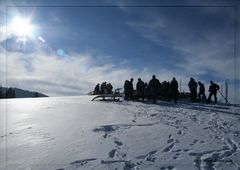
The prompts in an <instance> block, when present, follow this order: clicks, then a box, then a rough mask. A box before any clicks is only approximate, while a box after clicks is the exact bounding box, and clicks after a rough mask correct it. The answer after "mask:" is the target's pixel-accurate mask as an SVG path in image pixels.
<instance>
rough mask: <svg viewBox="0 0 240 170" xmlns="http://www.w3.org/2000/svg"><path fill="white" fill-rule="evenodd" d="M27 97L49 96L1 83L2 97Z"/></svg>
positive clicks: (0, 97)
mask: <svg viewBox="0 0 240 170" xmlns="http://www.w3.org/2000/svg"><path fill="white" fill-rule="evenodd" d="M26 97H48V96H47V95H45V94H42V93H38V92H32V91H28V90H23V89H19V88H12V87H2V86H1V85H0V99H6V98H7V99H10V98H26Z"/></svg>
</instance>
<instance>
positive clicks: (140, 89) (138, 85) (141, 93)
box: [136, 78, 145, 101]
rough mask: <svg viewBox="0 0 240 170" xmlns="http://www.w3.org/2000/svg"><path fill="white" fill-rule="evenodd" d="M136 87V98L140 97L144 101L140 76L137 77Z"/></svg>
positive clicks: (143, 87) (143, 88) (143, 86)
mask: <svg viewBox="0 0 240 170" xmlns="http://www.w3.org/2000/svg"><path fill="white" fill-rule="evenodd" d="M136 89H137V99H139V98H141V99H142V101H144V91H145V84H144V82H143V81H142V80H141V79H140V78H138V82H137V85H136Z"/></svg>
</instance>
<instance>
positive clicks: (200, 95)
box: [198, 81, 206, 102]
mask: <svg viewBox="0 0 240 170" xmlns="http://www.w3.org/2000/svg"><path fill="white" fill-rule="evenodd" d="M198 85H199V93H198V99H199V101H201V102H206V95H205V87H204V84H203V83H201V82H200V81H199V82H198Z"/></svg>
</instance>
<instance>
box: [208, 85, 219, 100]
mask: <svg viewBox="0 0 240 170" xmlns="http://www.w3.org/2000/svg"><path fill="white" fill-rule="evenodd" d="M219 89H220V87H219V85H217V84H216V83H213V81H210V86H209V90H208V91H209V92H210V93H209V96H208V99H207V102H208V103H210V102H211V98H212V95H213V96H214V103H217V91H218V90H219Z"/></svg>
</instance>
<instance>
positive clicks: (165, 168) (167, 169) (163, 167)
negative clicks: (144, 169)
mask: <svg viewBox="0 0 240 170" xmlns="http://www.w3.org/2000/svg"><path fill="white" fill-rule="evenodd" d="M172 169H174V166H172V165H169V166H167V167H165V166H162V167H161V168H160V170H172Z"/></svg>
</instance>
